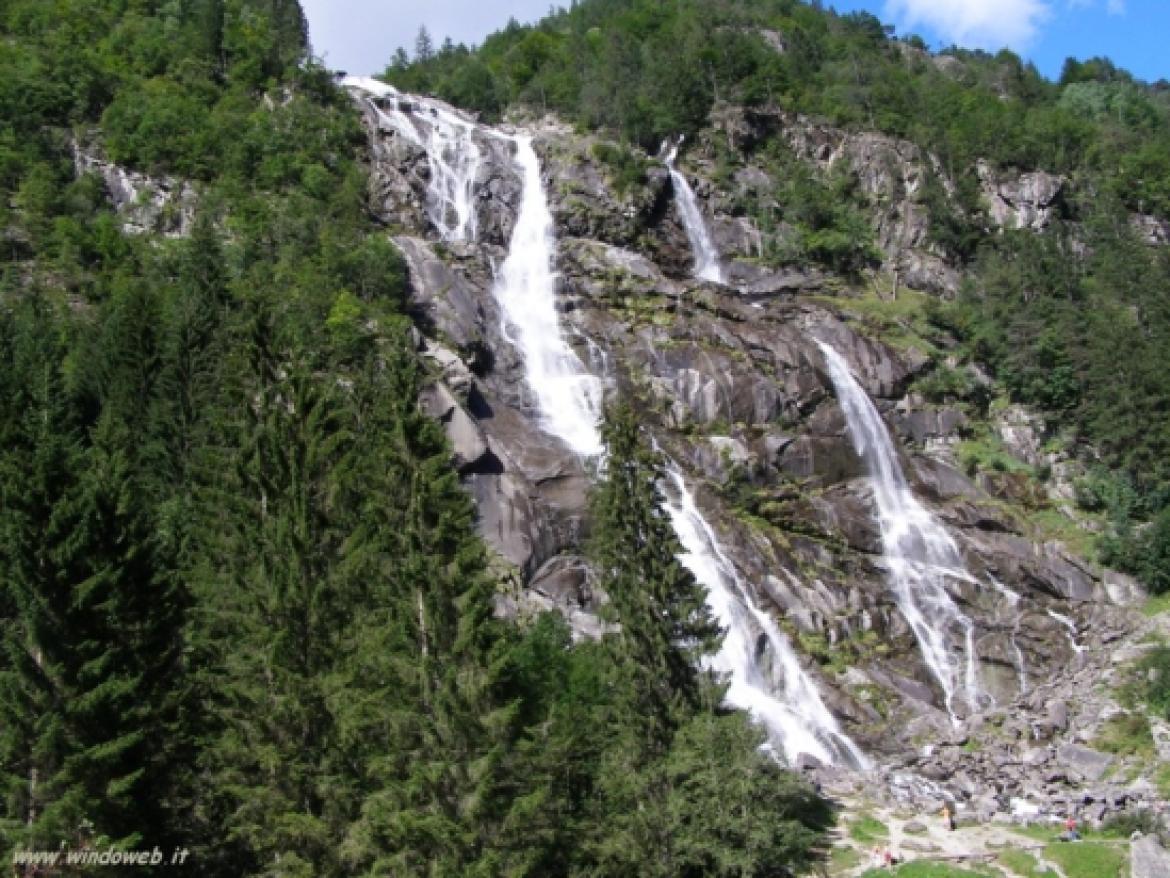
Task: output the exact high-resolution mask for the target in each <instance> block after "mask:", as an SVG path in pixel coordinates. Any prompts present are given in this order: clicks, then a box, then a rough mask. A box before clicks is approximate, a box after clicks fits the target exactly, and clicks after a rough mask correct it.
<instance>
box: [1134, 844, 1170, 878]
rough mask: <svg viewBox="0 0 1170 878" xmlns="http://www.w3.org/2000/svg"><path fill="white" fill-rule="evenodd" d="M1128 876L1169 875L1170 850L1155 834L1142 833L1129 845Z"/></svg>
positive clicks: (1152, 877)
mask: <svg viewBox="0 0 1170 878" xmlns="http://www.w3.org/2000/svg"><path fill="white" fill-rule="evenodd" d="M1129 874H1130V878H1166V876H1167V875H1170V851H1168V850H1166V848H1164V847H1162V845H1161V843H1160V842H1159V841H1158V837H1157V836H1156V835H1143V836H1142V837H1141V838H1138V839H1135V840H1134V841H1133V842H1132V843H1131V844H1130V846H1129Z"/></svg>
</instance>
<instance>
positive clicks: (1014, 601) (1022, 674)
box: [988, 576, 1028, 695]
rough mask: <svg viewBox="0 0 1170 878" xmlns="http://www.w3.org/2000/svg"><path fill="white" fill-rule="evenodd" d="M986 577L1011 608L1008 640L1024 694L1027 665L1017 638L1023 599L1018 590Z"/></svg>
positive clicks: (1025, 690) (1021, 690) (1026, 684)
mask: <svg viewBox="0 0 1170 878" xmlns="http://www.w3.org/2000/svg"><path fill="white" fill-rule="evenodd" d="M988 579H989V580H990V581H991V585H992V587H993V588H995V590H996V591H998V592H999V593H1000V594H1001V595H1003V596H1004V597H1005V598H1007V600H1008V603H1009V604H1010V605H1011V608H1012V615H1013V616H1014V618H1013V620H1012V634H1011V638H1010V640H1011V645H1012V651H1013V652H1014V653H1015V657H1016V674H1017V675H1018V676H1019V679H1020V694H1021V695H1024V694H1026V693H1027V691H1028V666H1027V663H1026V661H1025V660H1024V651H1023V650H1022V649H1020V641H1019V639H1018V638H1019V635H1020V620H1021V618H1022V616H1021V614H1020V601H1021V600H1023V598H1022V597H1021V596H1020V593H1019V592H1018V591H1012V590H1011V589H1010V588H1008V587H1007V586H1006V585H1004V584H1003V583H1002V582H1000V581H999V580H998V579H996V578H995V577H994V576H991V577H988Z"/></svg>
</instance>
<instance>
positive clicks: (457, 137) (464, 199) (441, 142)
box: [345, 76, 483, 241]
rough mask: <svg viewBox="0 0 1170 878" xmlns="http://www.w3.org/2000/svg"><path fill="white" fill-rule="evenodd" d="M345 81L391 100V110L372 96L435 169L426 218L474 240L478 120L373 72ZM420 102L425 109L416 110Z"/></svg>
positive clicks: (446, 234)
mask: <svg viewBox="0 0 1170 878" xmlns="http://www.w3.org/2000/svg"><path fill="white" fill-rule="evenodd" d="M345 84H346V85H347V86H348V87H350V88H357V89H361V90H362V91H365V92H367V93H369V94H371V95H374V96H376V97H379V98H382V99H383V100H384V101H386V102H390V103H391V107H390V109H389V110H385V109H383V108H382V107H381V106H379V105H378V104H376V103H373V102H371V106H372V107H373V109H374V112H375V113H376V114H377V116H378V119H379V120H380V121H382V122H385V123H386V124H388V125H390V127H391V128H393V129H394V130H395V131H397V132H398V133H399V134H401V135H402V136H403V137H405V138H406V139H407V140H409V141H410V142H411V143H413V144H415V145H416V146H418V147H420V148H421V149H422V150H423V151H424V152H425V153H426V156H427V164H428V166H429V171H430V185H429V188H428V191H427V203H426V208H427V219H429V220H430V222H431V224H432V225H433V226H434V227H435V229H436V230H437V231H438V233H439V235H440V237H442V239H443V240H444V241H474V240H475V235H476V214H475V180H476V176H477V174H478V173H479V169H480V165H481V164H482V161H483V155H482V153H481V151H480V148H479V144H477V143H476V142H475V138H474V137H472V134H473V133H474V132H475V130H476V128H477V126H476V124H475V123H474V122H472V121H471V120H470V119H466V118H464V117H463V116H460V115H459V114H458V113H456V112H454V111H453V110H451V109H450V108H448V107H447V106H445V105H443V104H441V103H439V102H438V101H432V100H427V99H425V98H415V97H412V96H408V95H403V94H402V93H401V92H399V91H398V90H397V89H396V88H394V87H393V86H390V85H387V84H386V83H384V82H381V81H379V80H377V79H373V78H372V77H365V76H352V77H347V78H346V79H345ZM416 107H417V108H418V109H420V110H422V112H413V113H412V112H411V109H412V108H416Z"/></svg>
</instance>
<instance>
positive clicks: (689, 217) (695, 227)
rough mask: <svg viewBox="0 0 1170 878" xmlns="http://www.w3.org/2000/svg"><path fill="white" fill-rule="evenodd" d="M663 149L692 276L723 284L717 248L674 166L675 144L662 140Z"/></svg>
mask: <svg viewBox="0 0 1170 878" xmlns="http://www.w3.org/2000/svg"><path fill="white" fill-rule="evenodd" d="M662 151H663V154H664V155H665V159H664V160H663V162H664V164H665V165H666V170H668V171H669V172H670V181H671V183H672V184H673V186H674V194H675V197H676V198H677V200H678V207H679V213H680V214H682V220H683V227H684V228H685V229H686V232H687V239H688V240H689V241H690V242H691V252H692V253H693V254H694V256H695V276H696V277H699V278H702V279H703V280H709V281H714V282H715V283H720V284H721V283H724V282H725V281H724V279H723V269H722V268H720V266H719V251H718V250H716V249H715V243H714V242H713V241H712V240H711V233H710V232H709V231H707V224H706V222H705V221H704V220H703V214H702V213H701V212H700V211H699V202H698V200H697V199H696V198H695V192H694V190H693V189H691V185H690V184H689V183H688V182H687V178H686V177H684V176H683V175H682V173H681V172H679V170H678V168H676V167H675V165H674V160H675V159H676V158H678V144H677V143H676V144H673V145H669V146H668V144H666V143H663V144H662Z"/></svg>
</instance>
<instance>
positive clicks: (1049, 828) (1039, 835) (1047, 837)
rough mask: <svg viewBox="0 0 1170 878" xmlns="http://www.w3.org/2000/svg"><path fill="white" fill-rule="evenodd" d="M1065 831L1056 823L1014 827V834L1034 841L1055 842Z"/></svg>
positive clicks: (1028, 824)
mask: <svg viewBox="0 0 1170 878" xmlns="http://www.w3.org/2000/svg"><path fill="white" fill-rule="evenodd" d="M1063 829H1064V828H1063V827H1061V826H1058V825H1057V824H1055V823H1027V824H1025V825H1023V826H1013V827H1012V832H1014V833H1016V835H1022V836H1024V837H1025V838H1030V839H1032V840H1034V841H1055V840H1056V837H1057V836H1058V835H1060V833H1061V832H1062V831H1063Z"/></svg>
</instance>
